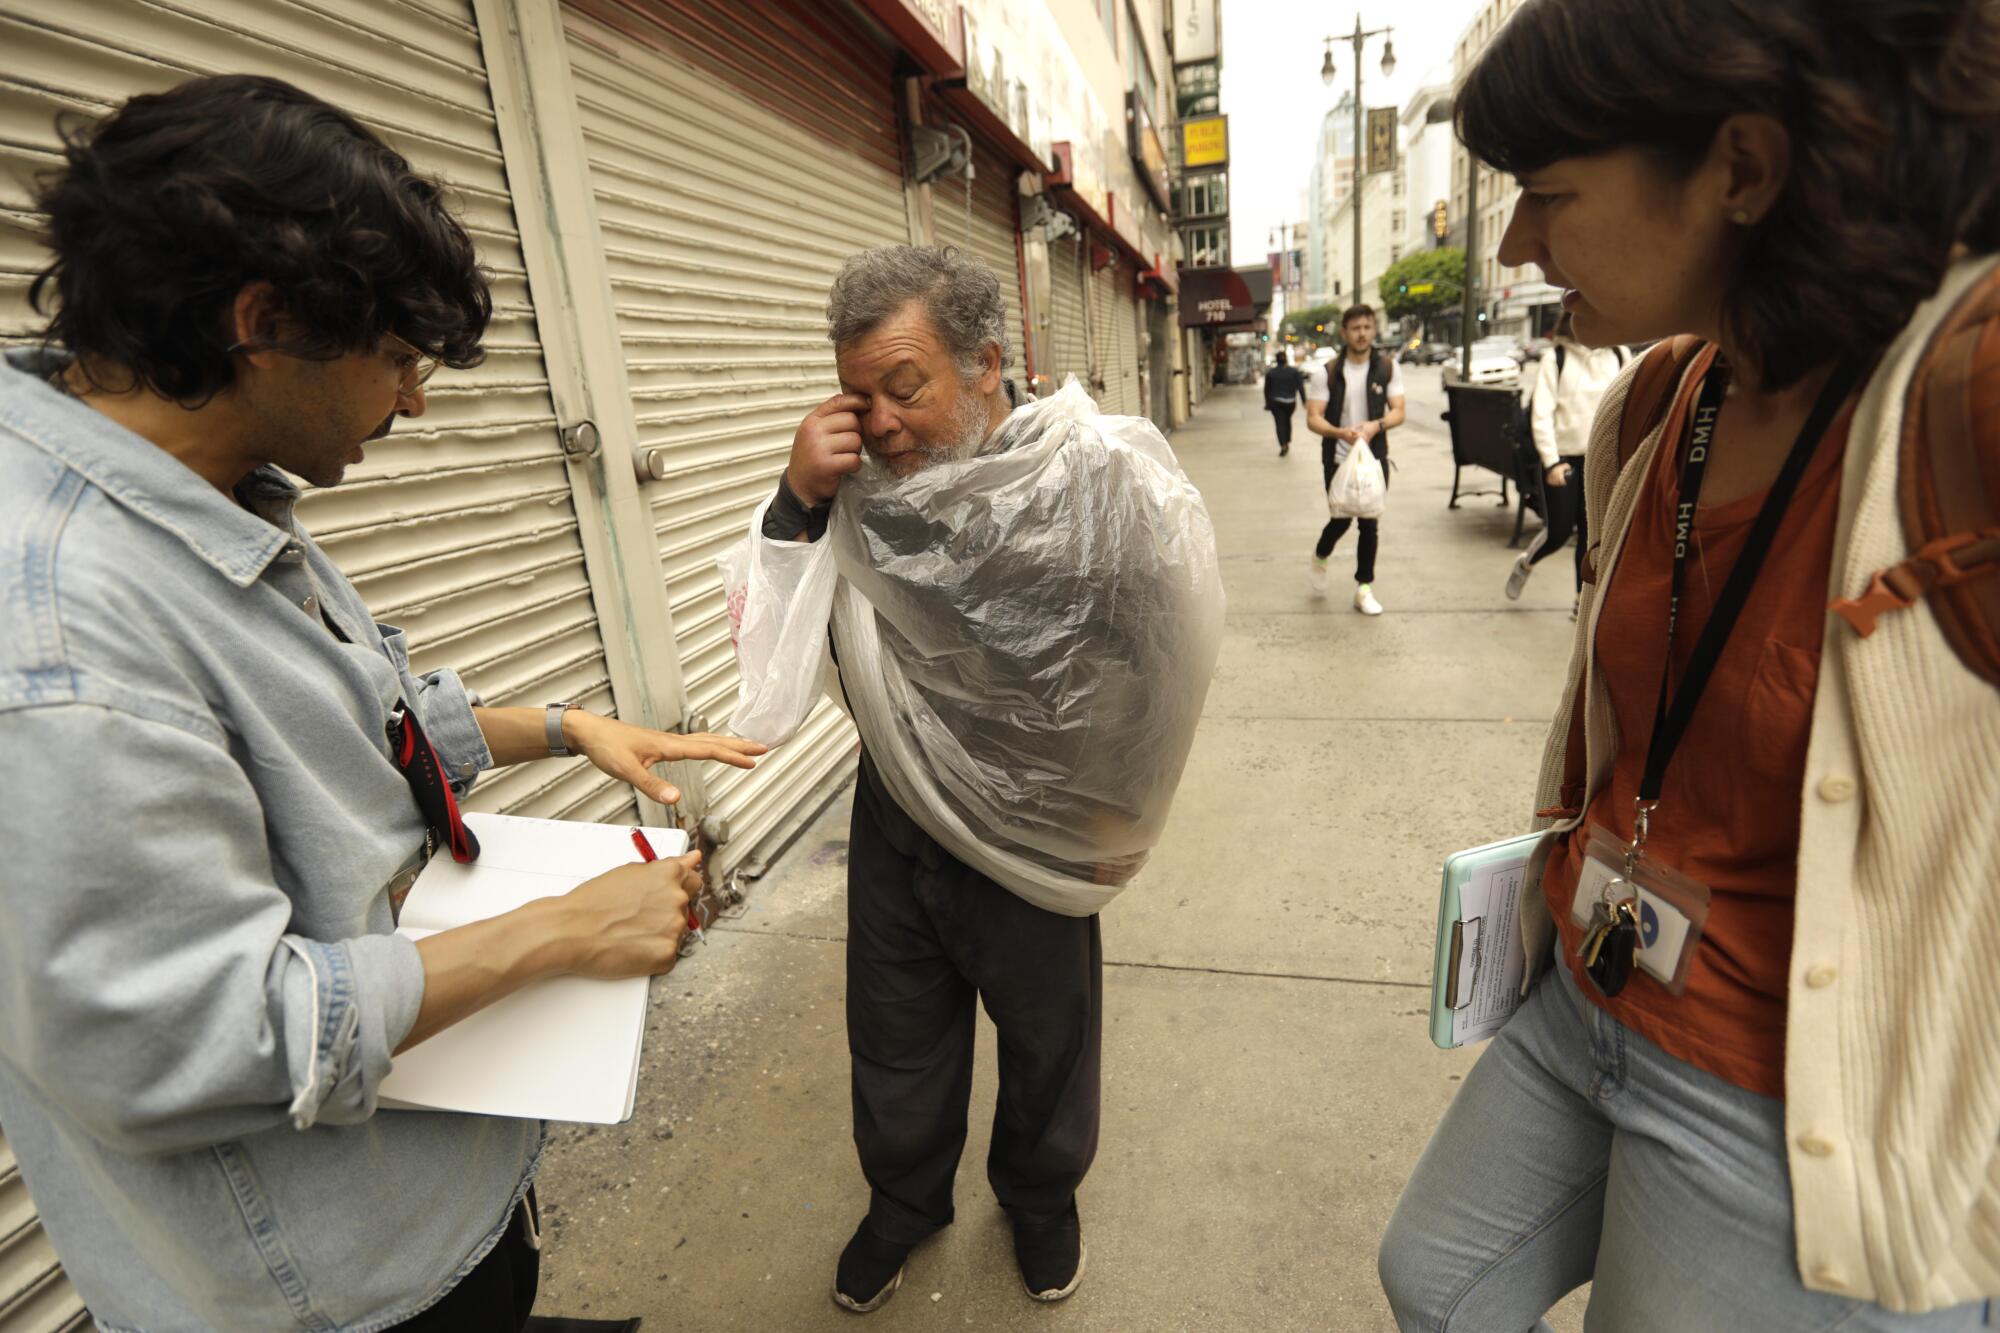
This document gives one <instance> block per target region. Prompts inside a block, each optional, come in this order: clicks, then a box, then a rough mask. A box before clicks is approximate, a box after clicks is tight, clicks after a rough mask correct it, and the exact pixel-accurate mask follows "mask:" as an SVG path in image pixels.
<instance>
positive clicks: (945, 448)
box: [916, 395, 987, 467]
mask: <svg viewBox="0 0 2000 1333" xmlns="http://www.w3.org/2000/svg"><path fill="white" fill-rule="evenodd" d="M951 427H952V430H953V432H954V437H953V438H952V439H951V440H949V441H926V442H924V443H922V444H919V445H917V446H916V450H917V452H918V453H920V454H922V455H923V456H924V464H923V465H924V466H925V467H935V466H937V465H938V464H939V463H952V462H956V461H958V460H959V459H963V458H970V457H972V456H973V455H974V454H975V453H977V452H979V446H980V445H982V444H984V443H986V435H987V429H986V404H985V403H984V402H983V401H981V400H980V399H979V398H977V397H975V396H972V395H967V396H966V397H965V398H964V399H962V400H961V401H960V403H959V405H958V410H957V411H956V412H954V413H953V414H952V422H951Z"/></svg>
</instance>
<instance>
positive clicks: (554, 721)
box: [542, 700, 576, 758]
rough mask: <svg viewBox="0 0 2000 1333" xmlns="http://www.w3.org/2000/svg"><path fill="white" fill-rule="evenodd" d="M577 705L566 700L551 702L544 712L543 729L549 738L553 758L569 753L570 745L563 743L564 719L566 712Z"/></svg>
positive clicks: (550, 753) (550, 752)
mask: <svg viewBox="0 0 2000 1333" xmlns="http://www.w3.org/2000/svg"><path fill="white" fill-rule="evenodd" d="M575 707H576V705H575V704H573V703H570V702H569V701H568V700H564V701H563V702H561V703H553V704H550V705H549V706H548V708H547V709H546V710H545V711H544V713H543V714H542V730H543V733H544V735H545V736H546V737H547V739H548V743H549V755H550V757H552V758H559V757H561V756H563V755H566V754H568V753H569V747H568V746H566V745H564V744H563V734H562V719H563V714H564V713H567V712H568V711H569V710H570V709H572V708H575Z"/></svg>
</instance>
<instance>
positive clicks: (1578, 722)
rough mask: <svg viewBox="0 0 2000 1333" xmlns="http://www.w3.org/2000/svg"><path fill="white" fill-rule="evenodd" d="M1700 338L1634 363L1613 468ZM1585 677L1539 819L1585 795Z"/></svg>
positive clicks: (1563, 812) (1664, 403)
mask: <svg viewBox="0 0 2000 1333" xmlns="http://www.w3.org/2000/svg"><path fill="white" fill-rule="evenodd" d="M1702 346H1703V344H1702V341H1701V339H1699V338H1697V337H1695V336H1694V335H1693V334H1691V333H1683V334H1680V335H1678V336H1676V337H1673V338H1669V339H1667V340H1666V341H1665V342H1661V343H1656V344H1654V346H1653V347H1652V348H1651V349H1650V350H1648V351H1647V353H1646V355H1645V357H1644V358H1643V359H1641V361H1640V362H1639V369H1638V370H1637V371H1636V372H1634V373H1633V376H1632V384H1631V387H1630V388H1629V389H1628V390H1627V392H1626V394H1625V409H1624V412H1623V414H1622V415H1621V416H1620V417H1619V419H1618V470H1619V471H1620V472H1623V471H1624V470H1625V465H1626V464H1627V463H1629V462H1631V461H1632V455H1633V454H1636V453H1638V452H1639V445H1640V444H1641V443H1642V442H1643V441H1644V440H1645V438H1646V437H1647V436H1648V435H1650V434H1652V433H1653V431H1654V429H1655V428H1656V427H1658V426H1659V424H1660V422H1661V420H1662V419H1663V418H1665V416H1666V415H1667V409H1668V407H1669V406H1671V405H1672V403H1673V401H1674V394H1675V392H1676V391H1677V390H1678V389H1679V388H1680V385H1681V379H1682V377H1683V376H1685V375H1686V374H1687V368H1688V367H1689V366H1690V365H1692V364H1694V359H1695V357H1696V356H1697V355H1699V354H1700V352H1701V349H1702ZM1583 581H1584V582H1586V583H1595V582H1597V546H1595V545H1593V546H1592V547H1591V548H1590V550H1589V551H1587V552H1585V554H1584V558H1583ZM1589 679H1590V673H1589V671H1588V670H1586V671H1585V672H1584V674H1583V675H1582V676H1581V677H1579V678H1578V680H1577V682H1576V697H1575V698H1573V699H1571V700H1570V707H1569V735H1568V737H1567V738H1566V739H1565V740H1564V742H1563V779H1562V788H1561V792H1560V794H1559V795H1558V796H1557V798H1556V804H1555V805H1553V806H1550V807H1549V808H1548V809H1546V810H1538V811H1536V814H1537V816H1539V817H1541V818H1544V819H1565V818H1575V817H1576V816H1578V815H1580V814H1582V813H1583V802H1584V799H1585V797H1586V796H1587V795H1588V783H1589V775H1588V774H1587V773H1585V772H1584V762H1585V761H1584V731H1583V725H1584V714H1585V712H1586V711H1587V709H1588V705H1589V702H1590V700H1589V695H1588V693H1587V692H1586V690H1585V686H1586V684H1587V683H1588V681H1589Z"/></svg>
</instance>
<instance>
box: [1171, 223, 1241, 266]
mask: <svg viewBox="0 0 2000 1333" xmlns="http://www.w3.org/2000/svg"><path fill="white" fill-rule="evenodd" d="M1181 239H1182V241H1183V242H1184V244H1185V247H1186V250H1187V257H1188V266H1189V267H1190V268H1224V267H1227V266H1228V264H1229V228H1228V227H1227V226H1226V225H1220V224H1218V225H1215V226H1208V227H1189V228H1187V229H1186V230H1185V231H1183V232H1182V233H1181Z"/></svg>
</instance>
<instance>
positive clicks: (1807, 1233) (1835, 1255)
mask: <svg viewBox="0 0 2000 1333" xmlns="http://www.w3.org/2000/svg"><path fill="white" fill-rule="evenodd" d="M1993 265H1994V259H1993V257H1991V256H1986V257H1982V258H1979V259H1974V260H1968V261H1965V262H1962V263H1960V264H1958V265H1956V266H1955V267H1954V268H1953V269H1952V271H1951V273H1950V274H1949V276H1948V277H1947V278H1946V279H1945V282H1944V284H1943V285H1942V286H1941V287H1940V288H1939V291H1938V293H1937V295H1936V296H1934V297H1933V298H1932V299H1931V300H1930V301H1928V302H1926V303H1925V304H1924V305H1922V306H1921V307H1919V308H1918V310H1917V312H1916V315H1915V316H1914V318H1913V319H1912V320H1911V322H1910V324H1909V326H1908V327H1907V328H1905V329H1904V331H1903V333H1902V335H1901V336H1900V337H1899V338H1897V339H1896V341H1895V343H1894V344H1893V345H1892V346H1891V347H1890V349H1889V351H1888V353H1887V354H1886V356H1885V357H1884V359H1883V361H1882V364H1881V366H1880V368H1879V369H1878V370H1877V371H1876V373H1875V376H1874V378H1873V379H1872V380H1871V381H1870V382H1869V384H1868V386H1867V388H1866V390H1865V391H1864V393H1863V396H1862V399H1861V403H1860V406H1859V408H1858V409H1857V412H1856V415H1855V418H1854V426H1853V432H1852V435H1851V437H1850V440H1849V443H1848V447H1847V456H1846V460H1845V466H1844V470H1843V472H1842V475H1841V491H1840V517H1839V526H1838V528H1837V529H1836V536H1835V539H1834V549H1833V569H1832V577H1831V584H1830V587H1829V589H1828V592H1827V600H1828V601H1829V602H1831V601H1834V600H1836V599H1838V598H1841V597H1853V596H1858V595H1860V594H1861V593H1862V592H1863V591H1864V590H1865V589H1866V588H1867V586H1868V580H1869V576H1870V575H1871V574H1872V573H1873V572H1874V571H1875V570H1877V569H1880V568H1883V567H1884V566H1887V565H1891V564H1894V563H1895V562H1896V561H1898V560H1900V559H1902V558H1903V557H1904V556H1905V555H1906V554H1908V547H1907V546H1906V544H1905V542H1904V540H1903V530H1902V523H1901V519H1900V517H1899V513H1898V508H1897V499H1896V473H1897V451H1898V450H1897V445H1898V441H1899V439H1900V437H1901V433H1902V428H1903V407H1904V398H1905V395H1906V392H1907V390H1908V388H1909V384H1910V380H1911V379H1912V378H1913V377H1914V375H1915V373H1916V370H1917V366H1918V362H1919V360H1920V359H1921V357H1922V355H1923V352H1924V348H1925V346H1926V344H1927V343H1928V342H1929V340H1930V337H1931V335H1932V333H1933V332H1934V331H1935V330H1936V328H1937V327H1938V325H1939V324H1940V323H1941V322H1942V321H1943V319H1944V317H1945V314H1946V313H1947V311H1948V310H1949V308H1950V306H1951V304H1952V303H1953V302H1954V301H1955V300H1956V299H1957V298H1958V297H1959V296H1960V295H1962V294H1963V293H1964V292H1965V290H1966V289H1967V287H1968V286H1969V285H1970V284H1971V283H1972V282H1973V281H1974V280H1975V279H1976V278H1978V277H1980V276H1983V275H1984V274H1985V273H1987V272H1988V271H1990V270H1991V268H1992V267H1993ZM1635 365H1636V362H1635ZM1632 374H1633V372H1632V370H1631V369H1630V368H1628V369H1627V371H1626V373H1625V374H1623V375H1621V376H1620V377H1619V378H1618V380H1617V382H1616V383H1614V384H1613V385H1612V386H1611V388H1610V390H1609V391H1608V392H1607V393H1606V395H1605V400H1604V405H1603V407H1602V409H1601V410H1600V411H1599V413H1598V417H1597V422H1596V427H1595V430H1594V431H1593V434H1592V439H1591V444H1590V453H1589V455H1588V459H1587V462H1586V465H1585V469H1584V476H1585V483H1586V497H1585V502H1586V504H1587V505H1588V506H1589V511H1590V531H1591V533H1592V534H1593V535H1594V536H1597V537H1599V538H1600V539H1601V541H1602V546H1601V547H1600V549H1599V552H1598V557H1597V561H1596V563H1597V568H1598V571H1599V572H1598V581H1597V583H1596V584H1594V585H1588V586H1587V587H1586V589H1585V591H1584V595H1583V607H1582V613H1581V615H1580V616H1579V619H1578V634H1577V642H1576V647H1575V649H1574V650H1573V651H1572V654H1571V660H1570V669H1569V679H1568V683H1567V685H1566V687H1565V688H1564V690H1563V696H1562V705H1561V707H1560V708H1559V709H1558V710H1557V716H1556V718H1555V720H1554V723H1553V725H1552V726H1551V727H1550V730H1549V742H1548V748H1547V751H1546V753H1545V754H1544V756H1543V760H1542V771H1541V781H1540V786H1539V792H1538V796H1537V800H1536V803H1535V808H1536V809H1538V810H1539V809H1546V808H1549V807H1552V806H1554V805H1556V804H1557V800H1558V789H1559V788H1560V786H1561V782H1562V773H1563V742H1564V738H1565V737H1566V736H1567V734H1568V731H1569V715H1570V708H1571V703H1572V701H1573V700H1574V699H1575V698H1576V693H1577V681H1578V677H1579V676H1580V675H1581V674H1583V673H1584V672H1585V671H1586V669H1587V667H1589V666H1590V664H1591V663H1593V662H1594V660H1595V655H1594V652H1593V645H1594V643H1595V641H1596V635H1597V604H1598V593H1599V592H1600V591H1601V590H1602V589H1603V588H1605V587H1607V586H1609V581H1610V578H1611V572H1612V571H1613V570H1614V569H1615V568H1616V567H1617V563H1618V557H1619V554H1620V551H1621V549H1622V547H1623V544H1624V541H1625V535H1626V531H1627V529H1628V528H1629V527H1630V525H1631V522H1632V515H1633V511H1634V509H1635V508H1636V502H1637V499H1638V495H1639V490H1640V483H1641V481H1642V479H1643V478H1644V477H1646V476H1647V475H1648V474H1649V473H1651V471H1652V462H1653V460H1654V458H1655V457H1657V454H1658V450H1659V449H1660V447H1661V439H1660V437H1661V435H1662V434H1663V433H1664V427H1663V426H1662V427H1656V428H1655V429H1654V430H1653V431H1652V433H1651V434H1649V435H1648V436H1647V437H1646V439H1645V441H1644V442H1643V443H1642V444H1641V445H1640V447H1639V450H1638V452H1637V453H1636V454H1635V455H1634V456H1633V458H1632V460H1631V462H1630V464H1629V465H1628V466H1627V467H1625V469H1624V470H1623V471H1622V472H1620V471H1619V470H1618V467H1617V457H1618V423H1619V420H1620V417H1621V415H1622V413H1623V409H1624V404H1625V398H1626V395H1627V393H1628V392H1629V391H1630V388H1631V382H1632ZM1589 675H1590V681H1589V689H1588V694H1587V700H1588V702H1587V709H1588V712H1587V715H1586V718H1585V727H1584V730H1585V754H1586V772H1587V774H1588V779H1589V790H1590V791H1591V792H1592V793H1595V792H1596V791H1597V790H1598V789H1599V788H1600V787H1601V786H1602V785H1603V783H1604V781H1605V780H1606V778H1607V777H1608V775H1609V773H1610V769H1611V766H1612V761H1613V758H1614V756H1615V755H1616V753H1617V737H1616V724H1615V722H1614V720H1613V718H1612V714H1611V704H1610V698H1609V696H1608V695H1607V693H1606V691H1605V687H1604V682H1603V680H1602V679H1601V678H1600V677H1599V676H1598V674H1597V672H1596V671H1595V670H1594V669H1592V670H1590V671H1589ZM1799 803H1800V808H1801V811H1802V821H1801V824H1800V829H1799V860H1798V892H1797V902H1796V908H1795V911H1794V917H1793V939H1792V961H1791V977H1790V985H1789V991H1788V996H1787V1002H1786V1019H1787V1037H1786V1043H1785V1130H1786V1138H1787V1144H1788V1158H1789V1166H1790V1174H1791V1181H1792V1196H1793V1208H1794V1216H1795V1226H1794V1233H1795V1240H1796V1246H1797V1249H1796V1253H1797V1259H1798V1269H1799V1273H1800V1275H1801V1277H1802V1279H1803V1280H1804V1282H1805V1284H1806V1285H1807V1286H1808V1287H1810V1288H1812V1289H1814V1290H1816V1291H1824V1292H1830V1293H1835V1294H1839V1295H1845V1296H1851V1297H1856V1298H1860V1299H1865V1300H1869V1301H1873V1302H1875V1303H1877V1304H1879V1305H1882V1306H1885V1307H1887V1308H1889V1309H1891V1310H1898V1311H1922V1310H1932V1309H1937V1308H1940V1307H1944V1306H1950V1305H1955V1304H1959V1303H1962V1302H1967V1301H1973V1300H1978V1299H1982V1298H1987V1297H1992V1296H1996V1295H2000V691H1996V690H1995V689H1994V688H1993V687H1992V686H1991V685H1989V684H1987V683H1985V682H1984V681H1982V680H1980V679H1979V678H1978V677H1976V676H1974V675H1973V674H1972V672H1971V671H1970V670H1968V669H1967V668H1966V667H1965V666H1964V664H1962V663H1961V662H1960V661H1959V660H1958V658H1957V656H1956V655H1955V654H1954V653H1953V652H1952V649H1951V647H1950V645H1949V644H1948V643H1947V642H1946V640H1945V638H1944V635H1943V633H1942V632H1941V631H1940V630H1939V628H1938V625H1937V621H1936V620H1935V618H1934V617H1933V616H1932V613H1931V611H1930V608H1929V604H1928V603H1927V602H1920V603H1919V604H1918V605H1917V606H1916V607H1914V608H1911V609H1909V610H1905V611H1898V612H1896V613H1894V614H1892V615H1888V616H1884V617H1883V618H1882V620H1881V621H1880V623H1879V625H1878V626H1877V628H1876V630H1875V633H1874V634H1873V635H1872V636H1871V637H1869V638H1866V639H1863V638H1861V637H1859V636H1858V635H1856V634H1855V632H1854V631H1853V630H1852V629H1850V628H1849V627H1848V625H1847V623H1846V622H1845V621H1843V620H1841V619H1840V618H1839V617H1838V616H1834V615H1831V614H1829V615H1828V616H1827V617H1826V628H1825V631H1824V638H1823V639H1822V655H1821V659H1820V675H1819V690H1818V695H1817V697H1816V699H1815V701H1814V704H1813V716H1812V740H1811V745H1810V748H1809V749H1808V751H1807V755H1806V778H1805V785H1804V787H1803V789H1802V790H1801V791H1800V793H1799ZM1588 804H1589V802H1588V801H1587V800H1586V801H1585V805H1586V807H1587V806H1588ZM1577 822H1580V821H1577V820H1569V821H1562V822H1556V823H1545V826H1546V827H1549V828H1551V829H1554V830H1559V831H1561V830H1568V829H1570V828H1573V827H1574V826H1575V825H1576V823H1577ZM1548 845H1549V840H1548V839H1544V840H1543V843H1542V845H1541V847H1540V848H1538V849H1537V854H1536V857H1535V860H1534V862H1533V864H1532V866H1531V871H1530V873H1531V882H1532V883H1534V884H1537V885H1538V884H1539V882H1540V875H1541V868H1542V865H1543V863H1544V861H1545V860H1546V857H1547V850H1548ZM1525 902H1526V906H1525V907H1524V910H1523V913H1522V922H1521V934H1522V943H1523V945H1524V946H1525V947H1526V949H1527V956H1528V959H1529V961H1530V965H1531V968H1530V970H1531V973H1533V972H1538V971H1540V970H1543V969H1545V968H1546V967H1547V966H1548V963H1549V961H1550V954H1551V937H1552V935H1553V933H1554V929H1555V928H1554V925H1553V923H1552V922H1551V920H1550V918H1549V914H1548V910H1547V906H1546V904H1545V902H1544V900H1543V898H1542V896H1541V894H1540V893H1538V892H1536V893H1529V894H1527V895H1525Z"/></svg>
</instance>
